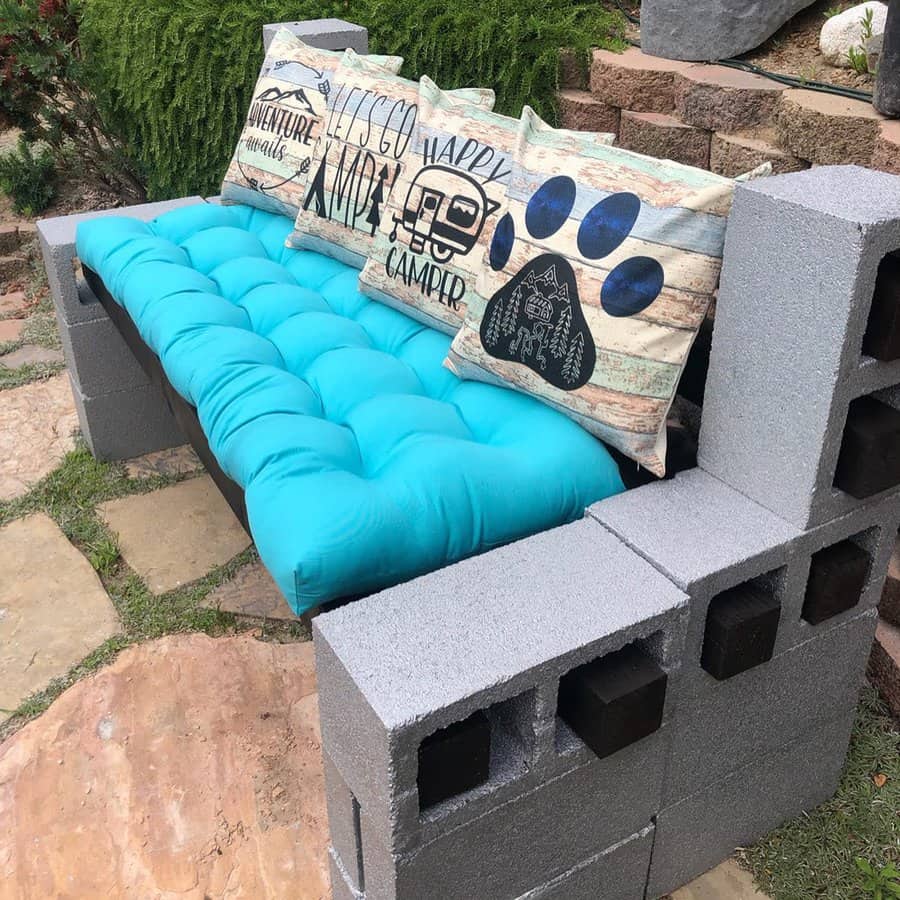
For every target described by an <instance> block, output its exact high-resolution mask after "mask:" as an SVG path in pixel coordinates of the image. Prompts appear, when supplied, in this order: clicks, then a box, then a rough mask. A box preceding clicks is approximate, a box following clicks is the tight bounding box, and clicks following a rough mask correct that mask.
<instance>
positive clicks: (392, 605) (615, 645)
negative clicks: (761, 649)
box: [313, 519, 686, 880]
mask: <svg viewBox="0 0 900 900" xmlns="http://www.w3.org/2000/svg"><path fill="white" fill-rule="evenodd" d="M685 604H686V597H685V595H684V594H683V593H682V592H681V591H679V590H678V589H677V588H676V587H675V586H674V585H672V584H671V582H670V581H669V580H668V579H666V578H665V577H663V576H662V575H661V574H660V573H659V572H657V571H656V570H655V569H653V568H652V567H651V566H650V565H648V564H647V563H646V562H644V561H643V560H642V559H641V558H640V557H639V556H637V555H636V554H634V553H633V552H632V551H630V550H629V549H628V548H627V547H626V546H625V545H624V544H622V543H621V542H620V541H619V540H618V539H617V538H615V537H614V536H613V535H612V534H611V533H609V532H608V531H606V530H605V529H604V528H602V527H601V526H600V525H598V524H597V523H595V522H592V521H590V520H587V519H585V520H582V521H580V522H576V523H574V524H572V525H568V526H565V527H563V528H558V529H553V530H551V531H548V532H545V533H543V534H539V535H536V536H535V537H533V538H529V539H528V540H524V541H519V542H517V543H514V544H511V545H508V546H506V547H503V548H500V549H497V550H494V551H491V552H490V553H486V554H484V555H482V556H479V557H475V558H473V559H470V560H467V561H465V562H462V563H459V564H457V565H455V566H451V567H448V568H446V569H443V570H440V571H439V572H435V573H432V574H430V575H426V576H424V577H423V578H419V579H416V580H415V581H412V582H409V583H407V584H404V585H399V586H398V587H396V588H393V589H391V590H389V591H385V592H383V593H381V594H378V595H375V596H373V597H370V598H367V599H364V600H361V601H359V602H357V603H354V604H351V605H349V606H345V607H342V608H340V609H337V610H334V611H333V612H329V613H326V614H323V615H321V616H319V617H317V618H316V619H315V620H314V623H313V629H314V637H315V642H316V658H317V672H318V684H319V704H320V714H321V721H322V737H323V745H324V747H325V749H326V752H327V753H328V754H329V755H330V757H331V759H332V761H333V762H334V764H335V766H336V768H337V769H338V771H339V772H340V774H341V777H342V778H343V779H344V781H345V782H346V784H347V787H348V789H349V790H350V791H352V793H353V794H354V796H356V798H357V800H358V801H359V803H360V805H361V808H362V817H363V820H366V819H368V821H369V822H370V823H374V825H377V826H378V828H377V829H376V830H377V831H378V840H379V841H380V842H381V843H382V844H384V845H385V847H386V848H387V849H388V850H390V851H395V852H410V851H412V850H413V849H415V848H417V847H420V846H422V845H424V844H425V843H427V842H428V841H430V840H433V839H434V838H435V837H436V836H437V835H440V834H443V833H445V832H446V831H447V830H448V829H452V828H456V827H458V826H460V825H462V824H464V823H466V822H468V821H471V820H472V819H473V818H474V817H476V816H483V815H485V814H486V813H488V812H490V811H491V810H493V809H495V808H496V807H497V806H498V805H499V804H502V803H505V802H508V801H509V800H511V799H513V798H514V797H517V796H521V795H523V794H524V793H527V792H528V791H531V790H533V789H534V788H535V787H536V786H538V785H540V784H544V783H545V782H546V781H547V780H548V779H551V778H555V777H561V775H562V774H564V773H566V772H567V771H568V770H571V769H572V768H575V767H580V766H583V765H585V764H586V763H587V762H589V761H590V760H591V759H592V758H593V757H592V754H591V753H590V751H588V750H587V748H585V747H584V746H583V745H582V744H581V742H580V741H578V740H577V739H574V737H572V738H571V739H569V737H568V736H567V735H566V734H565V731H564V729H562V728H559V727H557V722H556V716H555V699H556V690H557V685H558V680H559V678H560V676H561V675H563V674H564V673H565V672H567V671H569V670H570V669H573V668H575V667H577V666H579V665H581V664H582V663H585V662H589V661H591V660H592V659H595V658H597V657H600V656H604V655H606V654H607V653H610V652H612V651H614V650H618V649H620V648H621V647H623V646H625V645H627V644H629V643H631V642H633V641H643V642H644V645H645V647H646V649H647V651H648V652H649V653H650V654H651V655H653V656H654V657H655V658H656V659H657V661H658V662H659V663H660V664H661V665H662V666H663V668H664V669H666V670H667V671H673V670H674V668H675V667H676V666H677V664H678V659H679V656H680V653H681V646H682V641H683V635H684V627H685V622H684V617H685ZM385 647H390V648H391V650H390V652H389V653H385V652H384V648H385ZM410 685H415V690H414V691H411V690H410V689H409V686H410ZM477 710H484V711H486V712H487V714H488V717H489V718H490V720H491V723H492V733H493V735H494V736H495V738H496V740H494V741H493V742H492V744H493V749H494V758H492V761H491V774H490V778H489V780H488V783H487V784H486V785H484V786H482V787H481V788H477V789H475V790H474V791H471V792H469V793H468V794H465V795H462V797H461V798H456V799H451V800H448V801H445V802H444V803H443V804H440V805H439V806H437V807H435V808H434V809H430V810H426V811H424V814H423V815H422V816H421V817H420V815H419V808H418V807H419V804H418V792H417V788H416V776H417V753H418V747H419V744H420V743H421V741H422V740H423V739H424V738H425V737H427V736H428V735H430V734H432V733H433V732H434V731H436V730H437V729H439V728H443V727H445V726H447V725H449V724H451V723H453V722H457V721H461V720H463V719H465V718H467V717H468V716H469V715H471V714H472V713H473V712H475V711H477ZM529 720H530V721H532V722H533V723H534V725H533V727H531V728H528V727H523V726H522V723H523V722H527V721H529ZM510 723H518V725H515V726H514V727H510ZM557 739H559V741H560V747H559V749H558V748H557ZM360 747H365V748H366V752H365V753H361V752H359V748H360ZM634 747H635V748H641V747H643V750H644V754H645V757H640V758H641V759H642V760H643V763H642V764H643V765H645V766H647V767H651V765H652V764H653V758H654V755H655V754H656V753H664V752H665V751H664V748H663V747H662V744H661V741H654V736H651V737H650V738H647V739H645V740H644V741H641V742H639V743H638V744H636V745H634ZM629 749H632V748H627V749H626V751H621V752H622V753H626V752H627V750H629ZM619 755H620V754H616V756H619ZM614 759H615V756H614V757H610V758H609V759H607V760H604V761H602V762H605V763H611V760H614ZM635 827H637V826H635ZM635 827H633V828H631V829H630V830H629V831H627V832H626V831H620V832H619V835H618V836H621V835H622V834H630V833H632V832H633V831H634V830H635ZM602 846H605V845H595V846H594V848H593V849H594V852H596V851H597V850H598V849H600V848H601V847H602ZM367 871H368V865H367ZM367 880H368V875H367ZM545 880H546V879H545Z"/></svg>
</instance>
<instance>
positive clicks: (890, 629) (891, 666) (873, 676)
mask: <svg viewBox="0 0 900 900" xmlns="http://www.w3.org/2000/svg"><path fill="white" fill-rule="evenodd" d="M868 675H869V680H870V681H871V682H872V684H874V685H875V687H877V688H878V692H879V693H880V694H881V696H882V697H883V698H884V702H885V703H887V705H888V706H889V707H890V709H891V712H892V713H893V714H894V716H895V717H896V718H900V628H898V627H897V626H896V625H892V624H891V623H890V622H885V620H884V619H880V620H879V622H878V628H877V629H876V631H875V643H874V644H872V655H871V656H870V657H869V670H868Z"/></svg>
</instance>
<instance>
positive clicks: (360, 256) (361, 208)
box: [287, 50, 494, 269]
mask: <svg viewBox="0 0 900 900" xmlns="http://www.w3.org/2000/svg"><path fill="white" fill-rule="evenodd" d="M337 80H338V82H339V87H338V89H337V90H336V91H333V92H332V94H331V95H330V96H329V98H328V117H327V122H326V126H325V128H324V130H323V133H322V138H321V140H320V141H319V143H318V144H317V145H316V149H315V153H314V154H313V163H312V167H311V170H310V171H311V175H310V178H309V182H308V185H307V190H306V196H305V198H304V200H303V204H302V206H301V208H300V210H299V212H298V213H297V219H296V222H295V223H294V231H293V233H292V234H291V235H290V237H289V238H288V240H287V243H288V246H290V247H303V248H306V249H310V250H317V251H318V252H320V253H323V254H325V255H327V256H332V257H334V258H336V259H340V260H341V261H343V262H346V263H349V264H350V265H353V266H356V267H357V268H360V269H361V268H362V267H363V264H364V263H365V261H366V257H367V256H368V255H369V253H370V251H371V249H372V246H373V244H374V240H375V235H376V234H377V232H378V228H379V225H380V223H381V218H382V216H383V214H384V211H385V209H386V208H387V205H388V199H389V197H390V194H391V190H392V188H393V186H394V184H395V183H396V182H397V180H398V178H399V177H400V174H401V172H402V170H403V164H404V160H405V159H406V156H407V154H408V153H409V151H410V149H411V147H412V140H413V135H414V134H415V131H416V121H417V118H418V111H419V85H418V83H417V82H415V81H410V80H409V79H406V78H400V77H399V76H397V75H389V74H386V73H376V72H374V71H372V70H371V68H368V69H366V68H363V67H362V65H361V63H360V58H359V57H358V56H357V55H356V54H355V53H354V52H353V51H352V50H347V51H345V55H344V59H343V61H342V62H341V67H340V69H339V70H338V74H337ZM452 93H453V95H454V98H455V102H458V103H462V104H467V105H468V106H470V107H471V106H472V105H477V106H479V107H480V108H490V107H491V106H493V103H494V92H493V91H490V90H482V89H472V90H468V89H467V90H463V91H457V92H452Z"/></svg>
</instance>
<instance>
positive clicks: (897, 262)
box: [862, 248, 900, 362]
mask: <svg viewBox="0 0 900 900" xmlns="http://www.w3.org/2000/svg"><path fill="white" fill-rule="evenodd" d="M862 350H863V353H865V354H866V356H871V357H874V358H875V359H880V360H883V361H884V362H889V361H891V360H895V359H900V248H898V249H897V250H894V251H893V252H892V253H888V254H887V255H886V256H885V257H884V259H882V260H881V262H880V263H879V265H878V274H877V275H876V277H875V292H874V294H873V295H872V308H871V310H870V312H869V321H868V324H867V325H866V334H865V337H864V338H863V346H862Z"/></svg>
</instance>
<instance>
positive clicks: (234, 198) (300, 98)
mask: <svg viewBox="0 0 900 900" xmlns="http://www.w3.org/2000/svg"><path fill="white" fill-rule="evenodd" d="M342 58H343V52H335V51H333V50H320V49H318V48H317V47H310V46H309V45H308V44H304V43H303V41H301V40H300V38H298V37H297V36H296V35H294V34H292V33H291V32H290V31H288V29H287V28H279V29H278V31H277V33H276V34H275V37H274V38H273V40H272V43H271V44H270V45H269V49H268V50H267V51H266V57H265V60H264V62H263V65H262V70H261V71H260V73H259V80H258V81H257V82H256V87H255V88H254V89H253V94H252V98H251V101H250V109H249V110H248V111H247V119H246V122H245V123H244V129H243V131H242V132H241V136H240V138H239V139H238V143H237V147H236V148H235V151H234V156H233V157H232V160H231V164H230V165H229V166H228V171H227V172H226V173H225V179H224V181H223V183H222V191H221V194H222V199H223V200H224V201H225V202H231V203H246V204H248V205H249V206H255V207H257V209H265V210H268V211H269V212H276V213H281V214H282V215H288V216H291V217H292V218H293V217H294V216H296V215H297V211H298V210H299V208H300V204H301V203H302V201H303V194H304V192H305V190H306V182H307V180H308V175H309V167H310V163H311V161H312V155H313V150H314V149H315V146H316V142H317V141H318V139H319V133H320V132H321V130H322V124H323V122H324V119H325V111H326V106H327V103H328V98H329V97H330V96H331V95H332V94H333V93H334V92H335V91H336V90H339V87H340V86H339V85H338V84H336V83H335V75H336V72H337V70H338V67H339V65H340V62H341V59H342ZM361 60H362V61H361V63H360V65H361V66H363V67H366V68H367V69H370V70H371V71H375V72H399V71H400V67H401V66H402V65H403V58H402V57H400V56H365V57H361Z"/></svg>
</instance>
